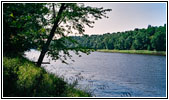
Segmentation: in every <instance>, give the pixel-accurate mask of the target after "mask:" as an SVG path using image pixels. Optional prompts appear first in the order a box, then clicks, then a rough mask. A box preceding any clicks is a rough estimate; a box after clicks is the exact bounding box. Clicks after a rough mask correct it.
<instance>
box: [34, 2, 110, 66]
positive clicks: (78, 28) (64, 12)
mask: <svg viewBox="0 0 169 100" xmlns="http://www.w3.org/2000/svg"><path fill="white" fill-rule="evenodd" d="M107 11H111V9H103V8H92V7H90V6H85V5H84V4H76V3H66V4H65V3H62V4H60V8H59V11H58V13H57V17H56V18H55V20H54V25H53V27H52V30H51V32H50V34H49V37H48V39H47V41H46V43H45V45H44V46H43V49H42V51H41V54H40V56H39V59H38V62H37V65H38V66H40V65H41V64H42V61H43V58H44V56H45V54H46V52H48V54H50V55H51V56H52V57H53V58H54V59H58V58H59V57H58V56H59V54H58V52H59V51H60V50H63V52H64V53H65V54H67V55H68V56H69V57H70V55H69V52H68V50H67V48H66V47H65V46H64V42H65V41H63V38H62V37H64V38H65V39H67V40H69V41H72V40H71V39H70V38H68V37H67V35H68V34H71V33H75V34H83V33H84V32H85V30H84V28H85V25H87V26H88V27H91V28H92V27H93V26H92V25H91V24H93V23H94V21H93V19H92V20H91V19H89V18H90V17H93V18H94V20H98V19H101V18H102V17H106V18H108V17H107V16H105V14H106V12H107ZM53 13H54V14H55V6H54V5H53ZM59 25H60V26H59ZM55 32H56V34H57V35H59V36H60V37H61V38H60V39H53V37H54V35H55ZM65 34H66V35H65ZM52 39H53V44H58V43H59V44H58V45H62V46H58V48H55V49H53V48H51V47H57V46H56V45H55V46H51V47H50V42H51V41H52ZM76 50H79V51H82V50H80V49H76ZM64 58H66V57H65V56H64Z"/></svg>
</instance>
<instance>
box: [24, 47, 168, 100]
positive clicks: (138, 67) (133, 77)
mask: <svg viewBox="0 0 169 100" xmlns="http://www.w3.org/2000/svg"><path fill="white" fill-rule="evenodd" d="M25 54H26V57H28V58H29V59H31V60H34V61H37V58H38V56H39V52H38V51H35V50H31V51H30V52H26V53H25ZM71 54H72V55H73V59H74V60H75V62H71V61H68V62H69V65H66V64H63V63H61V61H52V60H49V59H51V58H50V57H49V58H47V57H45V59H44V61H50V63H51V64H49V65H43V66H44V68H45V69H46V70H47V71H48V72H51V73H54V74H56V75H59V76H62V77H64V78H65V80H67V81H68V82H70V83H71V82H73V81H75V80H78V86H77V87H78V88H81V89H85V90H88V91H90V92H92V93H93V96H97V97H130V96H132V97H135V96H136V97H165V96H166V58H165V56H151V55H137V54H120V53H101V52H93V53H91V54H90V55H86V54H81V55H82V57H78V56H76V55H74V54H73V53H72V52H71Z"/></svg>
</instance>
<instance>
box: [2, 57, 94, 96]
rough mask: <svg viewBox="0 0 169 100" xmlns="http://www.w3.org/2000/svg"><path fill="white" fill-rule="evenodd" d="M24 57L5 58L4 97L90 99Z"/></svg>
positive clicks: (85, 93)
mask: <svg viewBox="0 0 169 100" xmlns="http://www.w3.org/2000/svg"><path fill="white" fill-rule="evenodd" d="M75 86H76V84H68V83H67V82H65V81H64V79H63V78H60V77H57V76H55V75H53V74H51V73H48V72H46V71H45V70H44V69H43V68H42V67H37V66H36V65H35V64H34V63H33V62H31V61H29V60H28V59H26V58H24V57H22V56H15V57H11V56H4V57H3V96H4V97H90V96H91V95H90V93H87V92H85V91H83V90H79V89H76V88H75Z"/></svg>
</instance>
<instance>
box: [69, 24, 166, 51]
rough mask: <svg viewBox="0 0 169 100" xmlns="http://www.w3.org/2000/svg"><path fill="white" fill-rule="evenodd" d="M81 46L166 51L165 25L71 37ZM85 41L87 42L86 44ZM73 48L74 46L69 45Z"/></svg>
mask: <svg viewBox="0 0 169 100" xmlns="http://www.w3.org/2000/svg"><path fill="white" fill-rule="evenodd" d="M73 38H74V39H75V40H77V41H78V42H79V44H80V45H81V46H84V47H86V48H93V49H118V50H130V49H134V50H157V51H165V50H166V25H164V26H159V27H153V26H151V25H149V26H148V27H147V29H138V28H136V29H135V30H133V31H126V32H117V33H112V34H110V33H106V34H103V35H91V36H88V35H86V36H82V37H80V36H78V37H73ZM86 41H87V42H86ZM71 46H75V45H71Z"/></svg>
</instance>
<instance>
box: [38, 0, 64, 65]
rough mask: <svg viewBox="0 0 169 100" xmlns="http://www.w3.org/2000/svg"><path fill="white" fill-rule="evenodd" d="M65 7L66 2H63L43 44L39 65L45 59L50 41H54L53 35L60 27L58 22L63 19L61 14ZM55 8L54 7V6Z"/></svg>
mask: <svg viewBox="0 0 169 100" xmlns="http://www.w3.org/2000/svg"><path fill="white" fill-rule="evenodd" d="M53 7H54V5H53ZM64 9H66V7H65V4H64V3H62V4H61V7H60V9H59V12H58V15H57V17H56V20H55V21H54V25H53V27H52V30H51V31H50V34H49V37H48V39H47V41H46V43H45V44H44V46H43V48H42V51H41V54H40V56H39V59H38V62H37V65H38V66H41V64H42V61H43V58H44V56H45V54H46V52H47V51H48V48H49V45H50V42H51V41H52V38H53V36H54V33H55V31H56V29H57V27H58V23H59V21H60V19H61V15H62V13H63V11H64ZM53 10H54V8H53ZM54 14H55V10H54ZM54 17H55V15H54Z"/></svg>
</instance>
